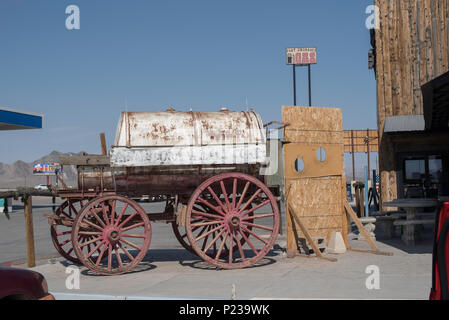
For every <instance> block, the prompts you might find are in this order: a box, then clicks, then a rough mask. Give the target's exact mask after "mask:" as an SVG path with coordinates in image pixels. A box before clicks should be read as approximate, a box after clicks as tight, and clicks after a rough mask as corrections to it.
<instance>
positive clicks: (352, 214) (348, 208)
mask: <svg viewBox="0 0 449 320" xmlns="http://www.w3.org/2000/svg"><path fill="white" fill-rule="evenodd" d="M344 205H345V209H346V212H347V214H349V216H350V217H351V219H352V220H353V221H354V223H355V224H356V226H357V228H358V229H359V232H360V233H361V234H363V237H364V238H365V239H366V241H367V242H368V244H369V246H370V247H371V249H372V251H362V250H357V249H352V248H351V247H349V250H351V251H358V252H366V253H375V254H378V255H386V256H392V255H393V254H392V253H390V252H381V251H380V250H379V249H378V248H377V246H376V244H375V243H374V241H373V239H371V237H370V235H369V234H368V231H366V229H365V228H364V227H363V225H362V223H361V222H360V220H359V218H358V217H357V215H356V214H355V212H354V210H352V208H351V206H350V205H349V202H348V201H347V200H345V201H344Z"/></svg>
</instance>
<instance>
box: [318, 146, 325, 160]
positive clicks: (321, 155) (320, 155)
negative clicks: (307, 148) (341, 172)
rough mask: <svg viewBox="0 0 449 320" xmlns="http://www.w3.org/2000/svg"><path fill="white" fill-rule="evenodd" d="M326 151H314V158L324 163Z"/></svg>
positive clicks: (320, 149)
mask: <svg viewBox="0 0 449 320" xmlns="http://www.w3.org/2000/svg"><path fill="white" fill-rule="evenodd" d="M326 157H327V155H326V150H324V148H322V147H320V148H318V150H317V151H316V158H317V159H318V161H319V162H324V161H326Z"/></svg>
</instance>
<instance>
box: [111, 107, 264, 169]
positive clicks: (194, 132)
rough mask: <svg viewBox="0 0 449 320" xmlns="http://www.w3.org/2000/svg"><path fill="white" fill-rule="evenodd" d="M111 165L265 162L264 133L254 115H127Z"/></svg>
mask: <svg viewBox="0 0 449 320" xmlns="http://www.w3.org/2000/svg"><path fill="white" fill-rule="evenodd" d="M110 154H111V166H112V167H146V166H175V165H178V166H179V165H220V164H222V165H229V164H239V165H242V164H264V163H265V161H266V135H265V130H264V128H263V123H262V119H261V117H260V116H259V115H258V114H257V113H255V112H254V111H250V112H233V111H229V110H227V109H222V110H221V111H219V112H193V111H191V112H179V111H175V110H173V109H169V110H167V111H165V112H123V113H122V114H121V117H120V121H119V124H118V127H117V133H116V138H115V143H114V145H113V146H112V148H111V152H110Z"/></svg>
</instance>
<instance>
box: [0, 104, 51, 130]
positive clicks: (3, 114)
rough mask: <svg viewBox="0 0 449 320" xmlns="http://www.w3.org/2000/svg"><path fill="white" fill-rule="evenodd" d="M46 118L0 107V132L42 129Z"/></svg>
mask: <svg viewBox="0 0 449 320" xmlns="http://www.w3.org/2000/svg"><path fill="white" fill-rule="evenodd" d="M43 122H44V116H43V115H41V114H36V113H31V112H23V111H18V110H14V109H9V108H4V107H0V130H23V129H42V126H43Z"/></svg>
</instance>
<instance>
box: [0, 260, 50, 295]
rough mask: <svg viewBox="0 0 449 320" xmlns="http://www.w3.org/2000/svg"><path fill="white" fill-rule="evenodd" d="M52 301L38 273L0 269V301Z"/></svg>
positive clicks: (41, 276) (42, 278)
mask: <svg viewBox="0 0 449 320" xmlns="http://www.w3.org/2000/svg"><path fill="white" fill-rule="evenodd" d="M9 299H10V300H54V299H55V297H54V296H53V295H52V294H51V293H49V292H48V286H47V281H46V280H45V278H44V276H43V275H41V274H40V273H39V272H36V271H31V270H26V269H18V268H9V267H0V300H9Z"/></svg>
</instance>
